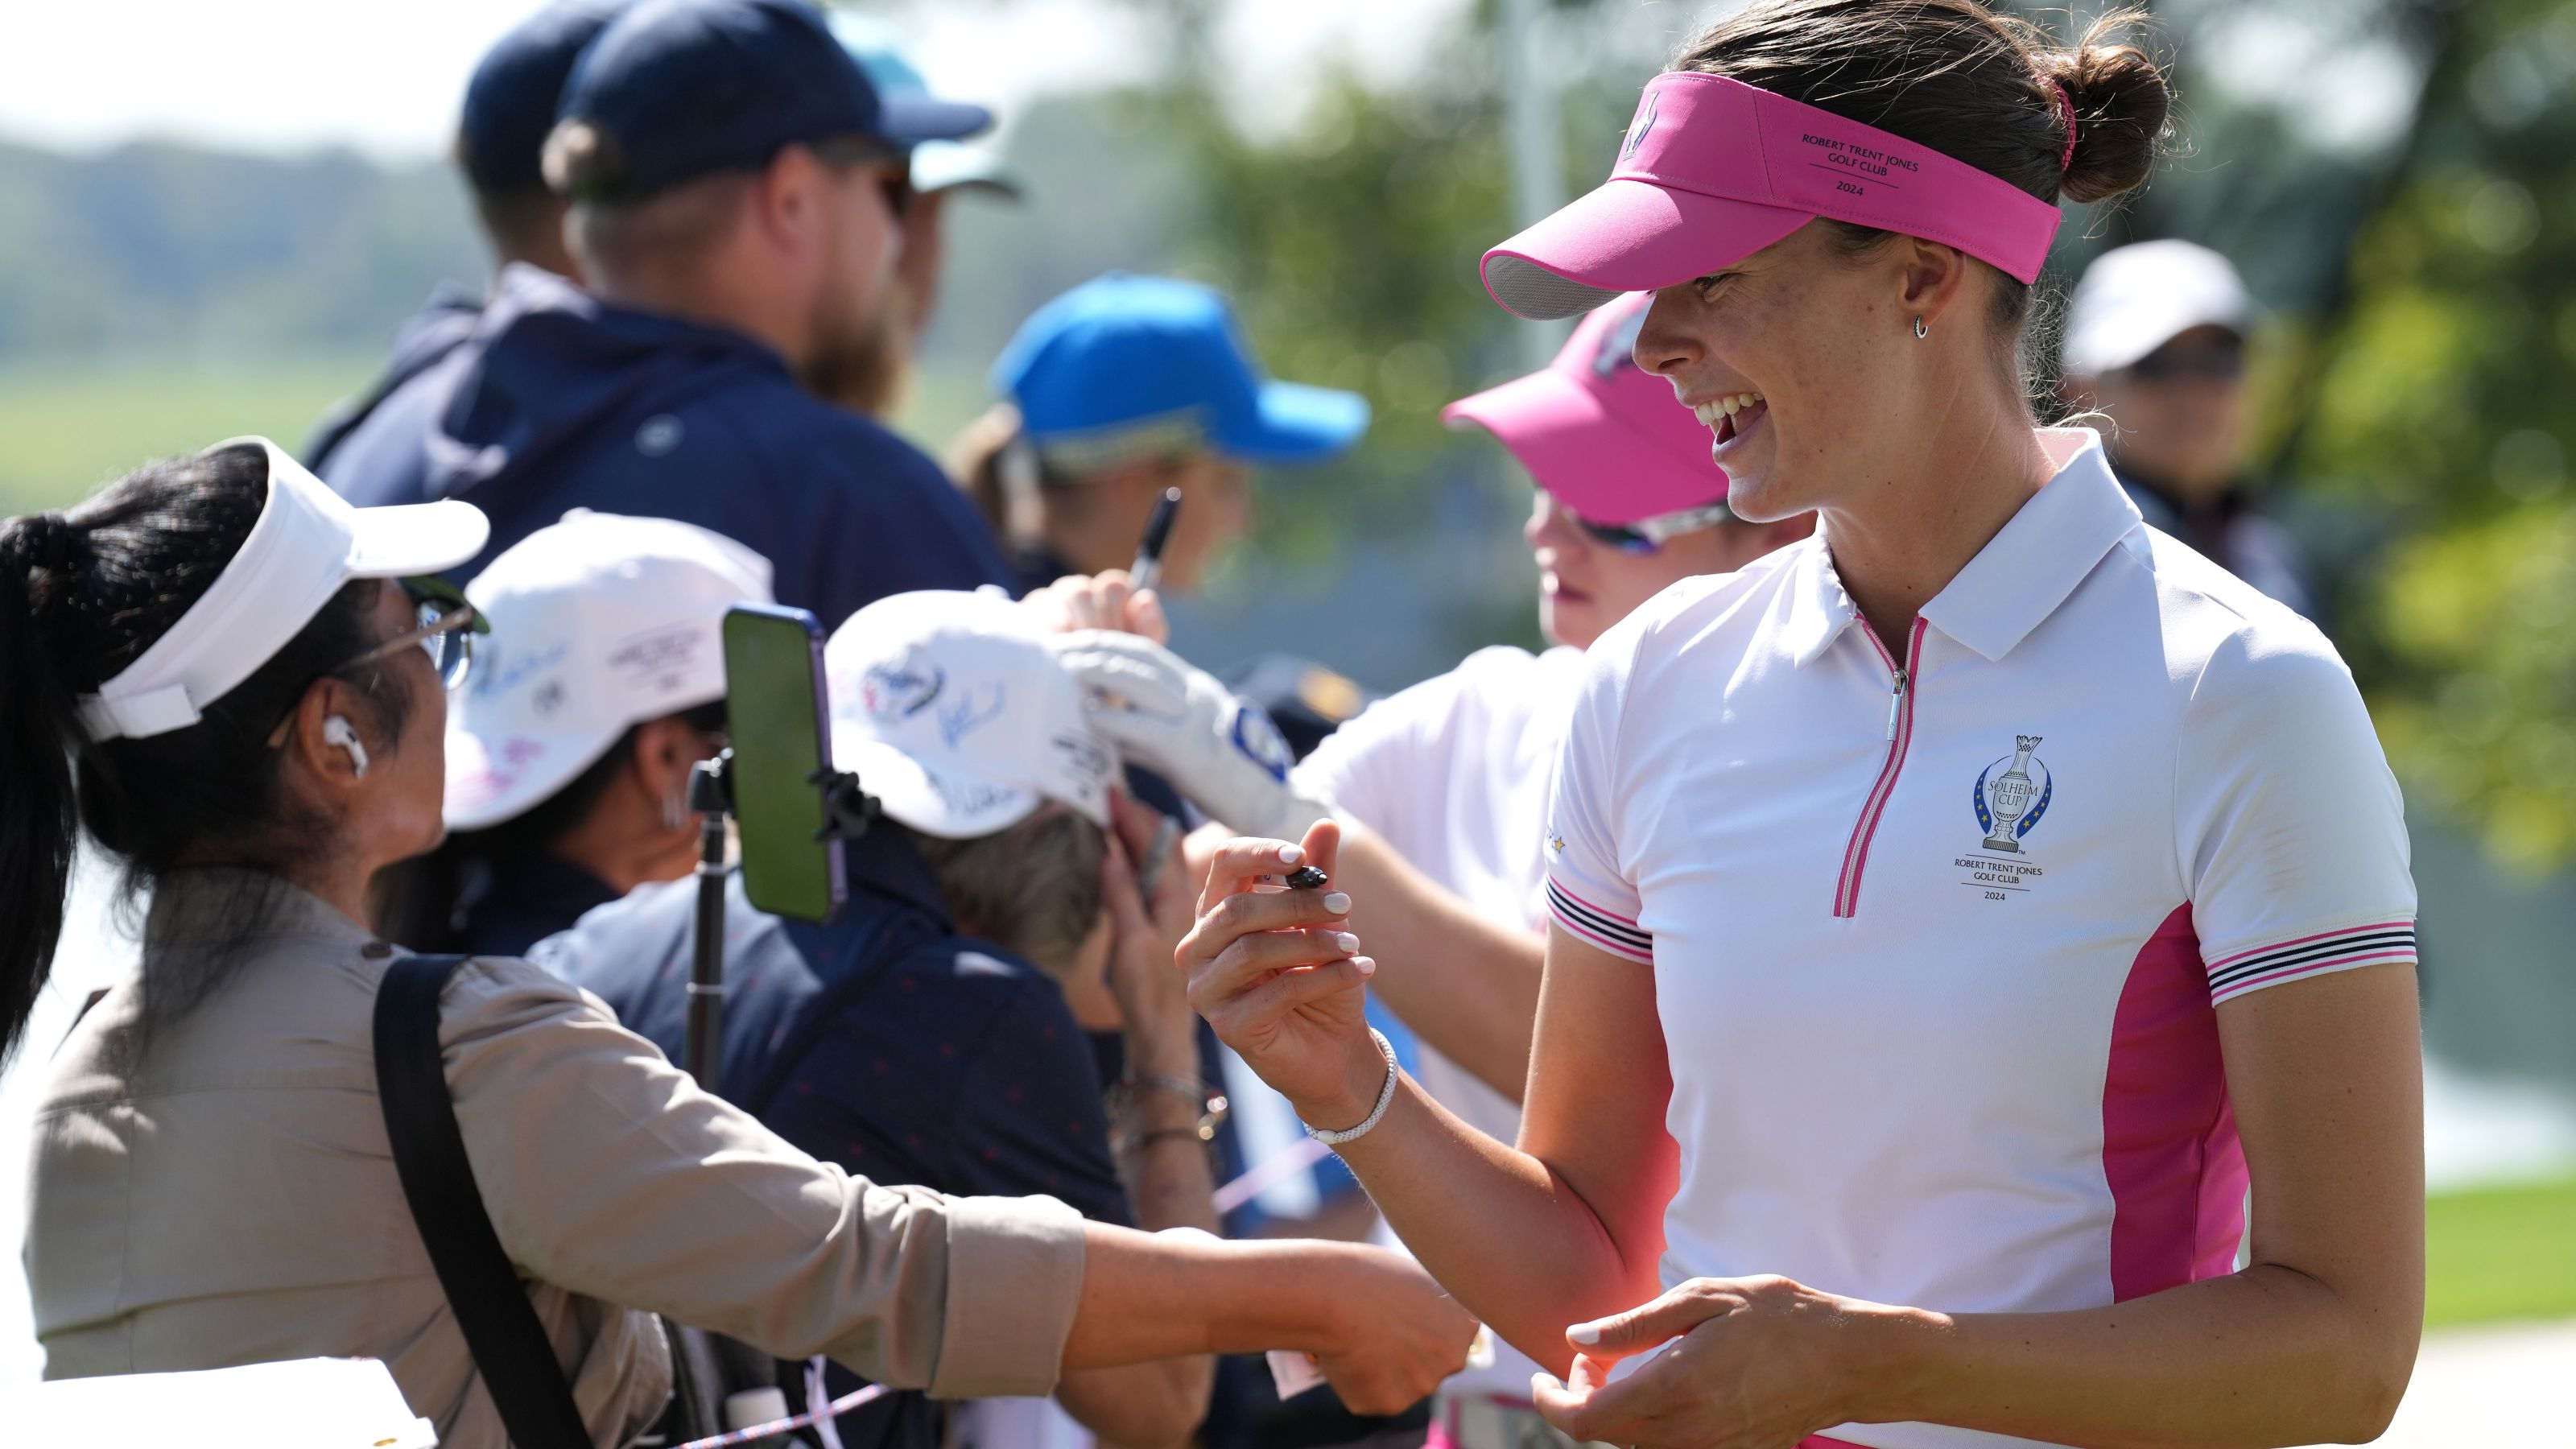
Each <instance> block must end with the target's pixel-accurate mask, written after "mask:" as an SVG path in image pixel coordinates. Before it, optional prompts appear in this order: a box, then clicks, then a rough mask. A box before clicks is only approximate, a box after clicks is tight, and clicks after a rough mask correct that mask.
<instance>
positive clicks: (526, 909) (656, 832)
mask: <svg viewBox="0 0 2576 1449" xmlns="http://www.w3.org/2000/svg"><path fill="white" fill-rule="evenodd" d="M465 596H466V598H467V599H469V600H471V601H472V603H473V605H474V607H475V609H476V610H477V611H478V612H479V613H481V614H482V616H483V617H484V618H486V619H489V620H491V621H492V626H493V632H492V635H491V637H490V638H489V639H488V640H487V641H486V642H485V645H484V655H483V658H482V659H481V660H480V661H479V663H480V667H479V668H478V669H477V670H476V672H475V674H474V677H473V679H472V681H471V682H470V683H469V685H468V686H467V688H466V689H465V690H464V691H463V692H461V693H459V694H458V695H456V696H455V698H454V700H453V702H452V703H451V705H450V707H449V710H448V715H447V798H446V809H445V814H446V820H447V829H448V832H449V834H448V837H447V841H446V843H445V844H443V845H441V846H440V847H439V848H438V849H437V850H435V851H432V852H431V853H430V854H428V855H426V856H422V857H420V858H418V859H416V860H410V861H406V862H404V863H403V864H402V865H399V866H396V867H395V868H394V869H393V870H391V871H388V872H386V875H385V878H384V880H383V881H382V882H380V884H381V887H382V898H381V910H380V914H379V915H378V917H377V923H378V925H379V927H380V928H381V929H382V930H383V931H384V933H385V935H386V936H387V937H389V938H391V939H393V940H395V941H399V942H401V943H402V944H403V945H406V946H409V947H411V948H412V949H414V950H416V951H462V952H466V953H469V954H472V955H477V956H520V955H525V954H526V953H527V949H528V948H529V947H530V946H531V945H534V944H535V943H536V942H537V940H538V939H539V938H540V937H543V936H549V935H552V934H554V933H555V932H557V931H560V930H563V929H564V928H565V927H567V926H570V925H571V924H572V923H573V922H574V921H577V920H579V919H580V918H581V913H582V912H584V911H587V910H589V909H590V908H592V907H593V906H601V905H606V904H607V903H608V902H610V901H613V900H615V899H617V898H618V897H619V896H622V895H624V894H626V893H627V892H628V891H631V890H633V889H634V888H635V887H637V886H639V885H643V884H646V883H647V882H651V881H664V880H677V879H678V878H680V877H681V876H684V875H687V874H689V872H690V870H691V869H692V868H693V867H694V866H695V864H696V861H697V845H698V818H697V816H695V815H693V814H691V813H690V811H689V808H688V784H689V770H690V768H691V767H692V766H694V765H695V764H696V763H697V762H698V761H700V760H703V759H706V758H708V757H710V756H712V755H714V754H715V753H716V752H717V751H718V750H720V749H722V748H724V742H725V673H724V640H723V634H722V629H723V623H724V614H725V611H726V610H727V609H729V608H731V607H732V606H734V605H735V604H739V603H767V602H769V564H768V561H767V560H765V559H763V558H761V557H760V556H759V555H758V554H755V553H753V552H752V551H751V550H750V549H747V548H745V547H743V546H742V545H741V544H738V543H736V542H734V541H733V540H732V539H729V538H726V537H724V536H723V535H721V534H717V533H712V532H710V531H708V530H706V529H703V528H699V527H697V526H695V525H693V524H687V523H674V522H672V521H671V520H669V519H665V518H628V517H623V516H621V515H618V514H612V513H591V512H588V511H586V510H583V511H576V512H573V513H569V514H566V515H565V516H564V518H563V520H562V521H561V522H559V523H555V524H550V525H548V526H547V527H544V528H541V529H538V530H537V531H536V532H534V533H532V534H529V535H528V536H527V537H526V538H524V539H521V540H520V541H519V542H518V543H517V544H516V545H515V546H513V547H512V548H511V549H510V550H509V551H508V552H506V553H504V554H502V555H501V556H500V557H499V558H496V559H494V560H492V566H491V567H490V568H487V569H485V570H484V571H483V572H482V573H481V574H479V575H477V576H476V577H475V579H474V582H473V583H471V584H469V585H467V586H466V589H465Z"/></svg>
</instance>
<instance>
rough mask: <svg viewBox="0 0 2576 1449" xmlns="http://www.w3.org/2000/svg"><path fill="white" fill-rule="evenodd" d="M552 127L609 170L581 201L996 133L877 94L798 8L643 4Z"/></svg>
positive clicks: (954, 109) (913, 101) (950, 107)
mask: <svg viewBox="0 0 2576 1449" xmlns="http://www.w3.org/2000/svg"><path fill="white" fill-rule="evenodd" d="M556 119H557V122H558V125H557V130H558V132H560V131H562V129H563V128H565V127H568V126H572V125H575V124H579V125H583V126H587V127H589V128H591V129H592V130H594V131H596V132H598V133H599V139H600V141H601V142H602V143H603V149H604V150H605V152H606V153H607V154H608V155H610V156H612V157H614V158H615V159H614V162H613V164H611V165H610V166H608V167H607V168H606V170H607V173H608V175H607V176H606V178H604V179H602V180H600V181H598V182H596V183H594V184H591V185H589V186H587V187H586V188H583V189H582V190H581V196H582V199H586V200H587V199H615V198H626V197H638V196H650V195H652V194H653V193H655V192H657V191H662V190H664V189H666V188H669V187H672V186H676V185H678V184H679V183H681V182H683V181H689V180H693V179H695V178H697V177H700V176H704V175H708V174H709V173H712V172H717V171H736V170H749V169H754V168H758V167H762V166H766V165H768V164H769V162H770V161H771V160H772V159H773V158H775V157H776V156H777V155H778V153H779V151H780V150H781V149H783V148H785V147H788V146H792V145H795V144H798V143H799V142H814V141H826V140H835V139H841V138H863V139H866V140H871V141H876V142H880V143H883V144H885V145H887V146H889V147H892V148H901V147H906V146H910V145H912V144H913V143H915V142H917V141H929V140H955V139H957V138H958V137H961V136H971V135H973V134H975V133H976V132H978V131H981V130H983V129H984V128H985V127H987V126H990V125H991V124H993V114H992V112H990V111H987V110H985V109H984V108H983V107H982V106H970V105H963V104H960V103H957V102H954V101H942V100H935V99H933V98H931V97H929V96H926V95H925V96H890V95H880V94H879V93H878V91H877V88H876V87H875V86H874V85H872V84H870V83H869V81H868V77H867V73H866V72H864V71H862V70H861V69H860V68H859V63H858V62H857V61H855V60H853V59H851V58H850V53H849V52H848V51H847V50H844V49H842V48H841V43H840V42H839V41H837V40H835V39H833V38H832V32H831V30H830V28H829V27H828V26H826V25H825V23H824V20H823V15H822V12H821V11H819V10H817V9H815V8H814V6H813V5H811V4H809V3H806V0H642V3H640V4H638V5H636V6H635V7H634V8H633V9H631V10H628V11H626V12H625V13H624V14H622V15H619V16H618V17H617V18H616V19H615V20H613V21H611V22H610V23H609V25H608V28H607V29H606V30H604V31H602V32H601V33H600V35H599V38H598V39H597V40H595V41H593V42H591V45H590V48H589V49H588V50H586V51H584V52H582V56H581V60H580V62H579V63H578V64H576V65H575V66H574V67H573V71H572V77H571V79H570V80H568V81H566V82H565V84H564V91H563V100H562V103H561V105H560V106H559V107H558V108H557V110H556Z"/></svg>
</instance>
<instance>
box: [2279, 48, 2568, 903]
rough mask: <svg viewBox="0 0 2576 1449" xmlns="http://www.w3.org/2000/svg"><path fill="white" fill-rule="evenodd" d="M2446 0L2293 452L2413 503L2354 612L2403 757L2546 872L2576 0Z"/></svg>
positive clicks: (2381, 505)
mask: <svg viewBox="0 0 2576 1449" xmlns="http://www.w3.org/2000/svg"><path fill="white" fill-rule="evenodd" d="M2428 8H2431V7H2428ZM2438 8H2439V9H2440V10H2442V11H2443V12H2445V13H2444V16H2443V18H2444V19H2445V20H2446V21H2447V22H2448V24H2447V26H2446V28H2445V31H2444V33H2443V35H2442V44H2441V49H2440V50H2439V52H2438V54H2437V56H2436V58H2435V62H2434V65H2433V67H2432V71H2431V74H2430V78H2429V80H2428V82H2427V85H2426V89H2425V92H2424V97H2423V100H2422V103H2421V106H2420V110H2419V115H2418V118H2417V125H2416V130H2415V133H2414V137H2413V139H2412V141H2411V142H2410V144H2409V145H2408V147H2407V148H2406V151H2405V154H2404V155H2403V157H2402V159H2401V161H2400V164H2399V165H2398V167H2397V168H2396V170H2395V171H2394V172H2393V174H2392V176H2391V179H2390V182H2389V185H2388V187H2387V189H2386V193H2385V199H2384V201H2383V203H2382V204H2381V205H2380V206H2379V207H2378V208H2377V210H2376V211H2375V213H2374V214H2373V215H2372V216H2371V218H2370V219H2369V221H2368V222H2367V223H2366V224H2365V225H2364V226H2363V227H2362V228H2361V229H2360V232H2359V234H2358V236H2357V237H2356V239H2355V242H2354V245H2353V249H2352V253H2351V263H2350V272H2349V277H2348V284H2349V291H2348V295H2347V297H2346V299H2345V303H2344V306H2343V307H2342V308H2341V310H2340V313H2339V316H2338V317H2337V319H2336V321H2335V323H2334V325H2333V326H2332V327H2331V328H2330V329H2329V330H2328V332H2327V333H2326V336H2325V339H2324V343H2323V347H2322V351H2321V354H2320V357H2319V361H2318V364H2317V372H2316V375H2315V382H2314V390H2313V391H2314V410H2313V414H2312V416H2311V417H2310V418H2309V419H2308V422H2307V425H2306V426H2305V427H2303V428H2302V429H2301V430H2300V433H2299V438H2298V443H2297V453H2296V456H2295V458H2294V460H2293V467H2294V469H2295V470H2296V471H2297V472H2299V473H2301V474H2303V475H2305V476H2309V477H2313V478H2319V479H2331V480H2338V482H2339V483H2340V485H2341V486H2342V487H2344V488H2346V489H2348V490H2349V491H2350V492H2351V493H2352V494H2353V495H2354V497H2355V501H2356V502H2358V503H2361V504H2363V505H2365V506H2368V507H2372V508H2376V509H2380V510H2385V511H2387V512H2388V513H2390V514H2391V515H2393V517H2394V518H2395V519H2396V520H2397V529H2396V541H2395V542H2394V544H2393V545H2392V546H2391V547H2390V548H2389V550H2388V551H2387V553H2386V555H2385V558H2384V561H2383V564H2382V567H2381V569H2380V571H2379V573H2378V575H2377V576H2376V577H2375V578H2373V579H2371V580H2369V581H2368V583H2369V585H2370V587H2369V588H2368V590H2367V593H2366V598H2367V603H2366V606H2365V607H2364V608H2362V609H2361V610H2359V611H2357V613H2356V614H2355V616H2354V617H2352V618H2351V619H2349V620H2348V621H2347V622H2346V630H2347V634H2348V635H2349V636H2351V638H2350V643H2351V645H2352V652H2353V653H2354V656H2355V659H2356V663H2357V664H2358V665H2360V666H2361V667H2362V669H2363V673H2364V683H2365V685H2366V687H2368V688H2369V689H2370V690H2371V693H2372V695H2373V704H2374V708H2375V713H2376V715H2377V717H2378V720H2379V723H2380V728H2381V732H2382V735H2383V737H2384V738H2385V739H2386V741H2387V743H2388V745H2389V748H2390V751H2391V754H2392V756H2393V758H2394V759H2395V761H2396V763H2397V765H2398V768H2399V769H2400V771H2401V772H2403V773H2404V774H2405V775H2406V776H2407V778H2408V780H2409V782H2410V783H2411V784H2413V785H2415V786H2416V788H2417V789H2418V790H2419V791H2424V790H2429V791H2430V792H2431V793H2432V794H2433V795H2434V796H2435V799H2436V801H2437V803H2439V804H2441V805H2443V806H2446V807H2448V808H2450V809H2453V810H2456V811H2458V812H2460V813H2461V814H2463V815H2464V816H2465V817H2467V818H2469V819H2472V820H2474V821H2476V822H2478V823H2479V824H2481V825H2482V827H2483V829H2484V833H2485V836H2486V839H2487V841H2488V844H2489V847H2490V848H2491V849H2492V850H2493V851H2494V852H2495V853H2497V854H2498V855H2499V856H2501V857H2503V858H2505V859H2506V860H2508V861H2512V862H2515V863H2519V864H2522V865H2525V866H2530V867H2534V868H2539V867H2545V866H2548V865H2551V864H2554V863H2558V862H2563V861H2565V860H2567V859H2568V858H2569V857H2571V856H2576V492H2571V490H2570V488H2569V486H2568V457H2567V447H2568V443H2569V441H2570V439H2571V437H2576V417H2571V399H2576V295H2572V294H2571V293H2570V292H2569V290H2568V287H2567V279H2568V278H2569V277H2571V276H2576V88H2571V86H2570V84H2569V82H2570V81H2571V80H2572V79H2576V3H2569V0H2480V3H2475V4H2466V5H2458V6H2451V5H2444V6H2440V7H2438Z"/></svg>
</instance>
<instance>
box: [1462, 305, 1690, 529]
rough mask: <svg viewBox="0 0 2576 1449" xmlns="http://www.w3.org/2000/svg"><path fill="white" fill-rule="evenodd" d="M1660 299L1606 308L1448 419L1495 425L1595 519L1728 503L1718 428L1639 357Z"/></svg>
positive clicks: (1544, 483)
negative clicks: (1532, 366)
mask: <svg viewBox="0 0 2576 1449" xmlns="http://www.w3.org/2000/svg"><path fill="white" fill-rule="evenodd" d="M1653 301H1654V296H1653V294H1652V293H1647V292H1640V293H1637V294H1635V295H1633V296H1625V297H1621V298H1619V299H1618V300H1616V301H1614V302H1612V303H1610V304H1609V305H1608V306H1605V307H1602V308H1600V309H1599V310H1598V311H1595V312H1594V313H1593V314H1592V315H1591V316H1589V317H1586V318H1584V319H1583V324H1582V325H1581V326H1579V327H1577V328H1575V329H1574V335H1573V336H1572V337H1571V338H1568V339H1567V340H1566V344H1565V346H1564V347H1563V348H1561V349H1559V350H1558V352H1557V354H1556V360H1555V361H1553V362H1551V363H1549V364H1548V365H1547V366H1546V367H1544V368H1542V369H1540V370H1539V371H1537V372H1533V373H1531V374H1530V375H1529V376H1527V377H1519V378H1514V379H1513V380H1511V381H1510V382H1507V383H1504V384H1503V385H1502V386H1500V387H1493V388H1487V389H1486V390H1485V391H1483V392H1480V393H1477V394H1476V395H1475V396H1473V397H1467V398H1461V399H1459V400H1458V401H1456V402H1454V403H1451V404H1450V405H1449V406H1448V407H1446V408H1444V409H1442V410H1441V413H1440V417H1441V420H1442V421H1443V422H1446V423H1449V424H1451V425H1452V426H1456V425H1457V424H1460V423H1480V424H1482V425H1483V426H1485V427H1486V428H1488V429H1490V430H1492V432H1493V434H1494V436H1495V437H1498V438H1500V439H1502V440H1503V446H1505V447H1507V448H1510V449H1511V450H1512V452H1513V454H1514V455H1515V456H1516V457H1518V458H1519V459H1520V460H1521V466H1523V467H1525V468H1527V469H1529V470H1530V474H1531V476H1533V477H1535V478H1537V479H1538V482H1539V486H1540V487H1542V488H1545V489H1546V490H1547V491H1548V492H1549V493H1551V494H1553V495H1555V497H1556V500H1557V501H1558V502H1560V503H1562V504H1564V505H1565V506H1566V507H1567V508H1570V509H1572V510H1573V511H1574V512H1575V513H1576V514H1577V515H1579V516H1581V517H1583V518H1588V519H1590V520H1592V521H1593V522H1595V523H1635V522H1637V521H1638V520H1639V519H1644V518H1653V517H1655V516H1657V515H1659V514H1665V513H1676V512H1679V511H1681V510H1682V509H1685V508H1698V507H1701V506H1704V505H1706V504H1710V503H1721V502H1724V501H1725V499H1726V472H1725V470H1724V469H1722V468H1720V467H1718V466H1717V464H1716V463H1715V462H1713V461H1711V459H1710V457H1709V449H1710V447H1711V446H1712V439H1711V437H1710V434H1709V430H1708V429H1707V428H1706V427H1704V426H1702V425H1701V423H1700V420H1699V419H1698V418H1696V417H1694V416H1692V415H1691V410H1690V409H1688V408H1686V407H1683V406H1682V405H1681V403H1680V401H1679V400H1678V399H1676V398H1675V397H1674V396H1673V385H1672V384H1671V383H1669V382H1666V381H1665V380H1664V379H1662V378H1660V377H1657V376H1656V375H1655V374H1653V373H1651V372H1648V371H1646V370H1645V369H1644V368H1642V367H1639V366H1638V365H1637V360H1636V358H1635V356H1634V355H1633V354H1634V352H1635V350H1636V346H1637V329H1638V328H1639V327H1641V326H1643V325H1644V324H1645V321H1646V308H1647V306H1648V305H1649V304H1650V303H1652V302H1653Z"/></svg>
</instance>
